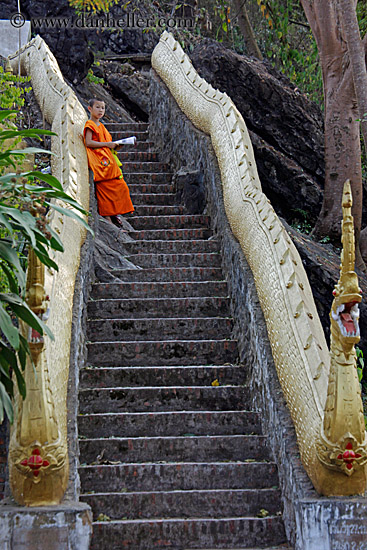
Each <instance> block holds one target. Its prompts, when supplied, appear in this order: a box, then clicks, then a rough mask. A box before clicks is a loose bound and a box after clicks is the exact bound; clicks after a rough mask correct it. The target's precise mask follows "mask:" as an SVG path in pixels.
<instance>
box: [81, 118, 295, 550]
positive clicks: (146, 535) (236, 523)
mask: <svg viewBox="0 0 367 550" xmlns="http://www.w3.org/2000/svg"><path fill="white" fill-rule="evenodd" d="M109 130H110V132H111V133H112V135H113V137H114V138H115V139H117V138H122V137H126V136H128V135H132V134H134V135H136V136H137V137H138V139H139V141H138V148H137V150H134V149H132V150H128V151H127V150H126V151H125V152H123V153H120V154H119V156H120V158H121V160H122V162H123V171H124V176H125V179H126V181H127V183H128V185H129V188H130V192H131V196H132V201H133V204H134V206H135V208H136V212H135V213H134V214H133V215H131V216H130V217H129V218H128V221H129V223H131V225H132V226H133V227H134V229H135V231H134V232H130V236H131V237H133V238H134V239H135V240H134V242H131V243H125V245H124V246H125V250H126V249H128V255H127V258H128V259H129V260H130V261H131V262H133V263H134V264H135V265H137V266H139V267H141V268H142V269H126V270H120V271H116V272H115V273H116V275H117V276H118V277H119V279H120V280H121V281H123V282H121V283H108V284H106V283H96V284H94V285H93V289H92V295H91V301H90V303H89V309H88V317H89V320H88V339H89V344H88V348H89V349H88V367H87V368H85V369H84V370H83V371H82V372H81V379H80V394H79V400H80V416H79V421H78V422H79V434H80V463H81V466H80V479H81V489H82V496H81V500H83V501H84V502H87V503H88V504H90V506H91V507H92V510H93V515H94V523H93V531H94V535H93V541H92V549H95V550H96V549H98V550H107V549H108V550H114V549H125V550H150V549H157V550H161V549H172V550H184V549H204V548H205V549H224V548H226V549H230V548H232V549H234V548H237V549H239V548H247V549H249V548H255V547H256V548H265V547H266V548H269V547H272V548H273V547H274V548H275V547H277V548H278V547H280V545H282V548H284V547H285V546H283V544H285V541H286V538H285V534H284V526H283V521H282V517H281V513H280V509H281V504H280V493H279V489H278V478H277V471H276V466H275V464H274V463H273V462H272V459H271V456H270V455H269V451H268V448H267V444H266V438H265V437H264V436H263V435H262V433H261V425H260V418H259V415H258V414H257V413H255V412H253V411H249V410H248V406H247V403H248V402H249V395H248V389H247V388H246V386H245V385H244V381H245V373H244V369H243V367H242V366H239V365H237V364H236V359H237V347H236V341H234V340H233V339H232V338H231V331H232V320H231V318H230V314H229V298H228V296H227V285H226V282H225V281H224V280H223V275H222V272H221V267H220V265H221V261H220V255H219V248H218V242H217V240H216V239H215V237H214V236H213V235H212V232H211V230H210V220H209V218H208V216H205V215H188V214H186V213H185V209H184V208H183V207H182V206H180V205H176V204H175V194H174V190H173V187H172V185H171V183H170V180H171V175H170V173H169V171H168V166H167V165H165V164H163V163H161V162H159V159H158V155H157V153H156V152H152V151H151V147H152V144H151V143H149V141H147V140H148V133H147V125H146V124H136V125H132V124H121V125H117V124H114V125H112V124H111V125H109ZM125 255H126V252H125Z"/></svg>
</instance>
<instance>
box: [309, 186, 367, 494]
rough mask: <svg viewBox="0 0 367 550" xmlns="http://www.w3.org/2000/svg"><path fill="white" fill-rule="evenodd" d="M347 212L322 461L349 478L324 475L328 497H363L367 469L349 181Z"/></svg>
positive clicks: (333, 323) (345, 194) (319, 451)
mask: <svg viewBox="0 0 367 550" xmlns="http://www.w3.org/2000/svg"><path fill="white" fill-rule="evenodd" d="M342 207H343V221H342V244H343V250H342V254H341V265H340V278H339V281H338V283H337V285H336V286H335V290H334V291H333V294H334V300H333V304H332V307H331V312H330V320H331V336H330V376H329V385H328V393H327V399H326V404H325V415H324V422H323V426H322V428H321V433H320V440H319V441H318V442H317V456H318V458H319V460H320V462H321V463H322V464H323V466H325V467H326V468H328V469H330V470H332V471H333V472H342V473H343V474H345V475H346V476H347V478H345V477H344V479H343V478H341V477H340V476H338V477H337V479H334V476H332V475H331V476H330V477H329V476H325V475H323V476H322V478H323V481H322V485H323V486H324V492H327V494H328V495H341V494H355V493H358V492H363V491H364V486H365V483H366V469H365V465H366V463H367V439H366V432H365V425H364V415H363V404H362V399H361V390H360V384H359V380H358V374H357V368H356V360H357V357H356V351H355V344H357V343H358V342H359V340H360V332H359V323H358V319H359V308H358V304H359V303H360V302H361V299H362V298H361V291H360V288H359V286H358V278H357V274H356V273H355V271H354V261H355V246H354V226H353V217H352V214H351V208H352V193H351V186H350V182H349V180H348V181H346V182H345V184H344V192H343V201H342ZM352 475H353V477H351V476H352ZM348 478H350V479H348Z"/></svg>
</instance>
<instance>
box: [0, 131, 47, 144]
mask: <svg viewBox="0 0 367 550" xmlns="http://www.w3.org/2000/svg"><path fill="white" fill-rule="evenodd" d="M42 135H47V136H56V135H57V134H55V132H51V131H50V130H36V129H33V128H30V129H29V130H2V131H0V140H1V141H3V140H5V139H10V138H13V137H35V138H39V139H41V138H40V136H42Z"/></svg>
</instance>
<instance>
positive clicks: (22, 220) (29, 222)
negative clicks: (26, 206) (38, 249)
mask: <svg viewBox="0 0 367 550" xmlns="http://www.w3.org/2000/svg"><path fill="white" fill-rule="evenodd" d="M0 213H3V214H7V215H8V216H10V217H11V218H13V219H14V220H15V221H16V222H18V224H19V226H20V228H19V229H20V230H21V231H22V232H23V233H25V234H27V235H28V236H29V239H30V241H31V244H32V246H33V247H34V246H36V239H35V235H34V230H35V229H36V221H35V219H34V217H33V216H32V214H30V213H29V212H23V211H20V210H18V209H17V208H11V207H6V206H2V205H0Z"/></svg>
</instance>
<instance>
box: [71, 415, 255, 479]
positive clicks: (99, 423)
mask: <svg viewBox="0 0 367 550" xmlns="http://www.w3.org/2000/svg"><path fill="white" fill-rule="evenodd" d="M78 426H79V434H80V436H81V437H88V438H94V437H144V436H146V435H147V434H149V436H151V437H157V436H169V435H172V436H185V435H241V434H249V435H250V434H251V435H254V434H256V435H261V425H260V417H259V414H258V413H254V412H251V411H201V412H197V411H194V412H193V411H170V412H155V413H154V414H152V413H151V412H149V413H142V412H139V413H130V412H126V413H114V414H111V413H108V414H107V413H98V414H83V415H80V416H79V418H78ZM245 486H246V485H245Z"/></svg>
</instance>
